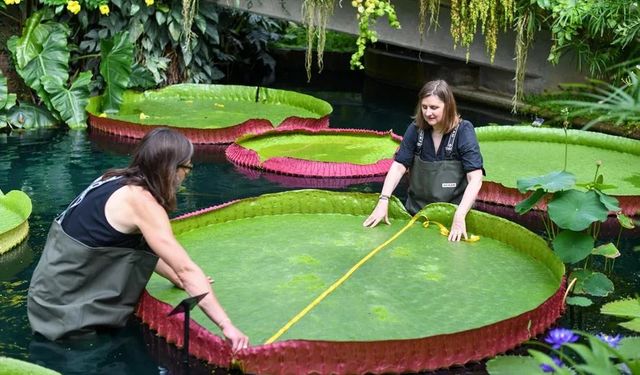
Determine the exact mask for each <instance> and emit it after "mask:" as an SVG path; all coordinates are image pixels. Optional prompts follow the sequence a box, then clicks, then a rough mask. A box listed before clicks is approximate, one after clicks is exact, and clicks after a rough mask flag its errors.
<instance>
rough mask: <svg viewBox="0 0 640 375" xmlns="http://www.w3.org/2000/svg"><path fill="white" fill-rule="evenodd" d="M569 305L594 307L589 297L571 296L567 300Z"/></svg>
mask: <svg viewBox="0 0 640 375" xmlns="http://www.w3.org/2000/svg"><path fill="white" fill-rule="evenodd" d="M567 304H568V305H573V306H580V307H587V306H591V305H593V301H592V300H590V299H589V298H587V297H580V296H571V297H568V298H567Z"/></svg>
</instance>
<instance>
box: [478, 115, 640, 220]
mask: <svg viewBox="0 0 640 375" xmlns="http://www.w3.org/2000/svg"><path fill="white" fill-rule="evenodd" d="M476 134H477V136H478V141H479V142H480V150H481V151H482V156H483V158H484V165H485V169H486V171H487V176H486V177H485V181H484V183H483V186H482V190H481V191H480V194H479V195H478V199H479V200H481V201H486V202H492V203H497V204H502V205H509V206H515V205H516V204H517V203H518V202H520V201H522V200H523V199H524V198H525V195H523V194H521V193H520V192H518V189H517V181H518V179H521V178H525V177H529V176H542V175H547V174H548V173H550V172H552V171H560V170H562V169H563V167H564V156H565V141H566V142H567V143H568V147H567V150H568V158H567V169H566V170H567V171H568V172H571V173H572V174H574V175H575V176H576V178H577V182H578V183H586V182H590V181H592V180H593V175H594V172H595V170H596V163H598V162H599V163H601V166H600V169H599V173H600V174H602V175H603V176H604V180H605V182H606V183H607V184H608V185H609V184H610V185H611V186H610V187H609V188H608V189H606V190H604V191H603V192H604V193H606V194H608V195H611V196H614V197H616V198H617V199H618V201H619V202H620V207H621V208H622V211H623V212H624V213H625V214H627V215H630V216H633V215H636V214H637V212H638V211H640V170H639V169H638V168H633V167H630V166H636V165H640V141H637V140H633V139H629V138H623V137H617V136H612V135H608V134H602V133H595V132H588V131H582V130H568V131H567V137H566V138H565V133H564V130H563V129H553V128H534V127H524V126H485V127H480V128H477V129H476Z"/></svg>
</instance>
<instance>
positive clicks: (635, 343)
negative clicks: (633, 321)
mask: <svg viewBox="0 0 640 375" xmlns="http://www.w3.org/2000/svg"><path fill="white" fill-rule="evenodd" d="M636 332H639V331H636ZM618 352H619V353H620V355H622V356H623V357H625V358H627V359H635V360H638V359H640V337H637V336H636V337H623V338H622V340H620V345H619V346H618Z"/></svg>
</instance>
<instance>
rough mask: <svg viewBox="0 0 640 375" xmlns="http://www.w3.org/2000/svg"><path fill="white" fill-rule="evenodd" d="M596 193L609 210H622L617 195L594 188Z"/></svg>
mask: <svg viewBox="0 0 640 375" xmlns="http://www.w3.org/2000/svg"><path fill="white" fill-rule="evenodd" d="M594 191H595V192H596V194H598V198H600V202H602V204H604V206H605V207H606V208H607V210H609V211H613V212H618V211H620V203H619V202H618V199H617V198H616V197H612V196H609V195H607V194H605V193H603V192H601V191H599V190H594Z"/></svg>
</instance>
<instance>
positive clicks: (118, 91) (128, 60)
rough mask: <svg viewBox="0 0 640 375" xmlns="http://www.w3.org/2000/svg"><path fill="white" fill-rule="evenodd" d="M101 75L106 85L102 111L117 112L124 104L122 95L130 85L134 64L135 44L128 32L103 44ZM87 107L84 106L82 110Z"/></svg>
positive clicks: (101, 47) (101, 46)
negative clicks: (130, 39)
mask: <svg viewBox="0 0 640 375" xmlns="http://www.w3.org/2000/svg"><path fill="white" fill-rule="evenodd" d="M100 51H101V55H102V58H101V60H100V74H102V77H103V78H104V80H105V82H106V85H105V90H104V93H103V95H102V111H103V112H108V113H113V112H117V111H118V109H119V108H120V104H121V103H122V94H123V93H124V90H126V88H127V86H128V85H129V77H130V76H131V70H132V67H131V65H132V63H133V44H132V43H131V42H130V41H129V34H128V33H126V32H123V33H118V34H116V35H115V36H114V37H113V39H107V40H104V41H102V42H101V45H100ZM84 107H86V103H85V106H83V107H82V108H84Z"/></svg>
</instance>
